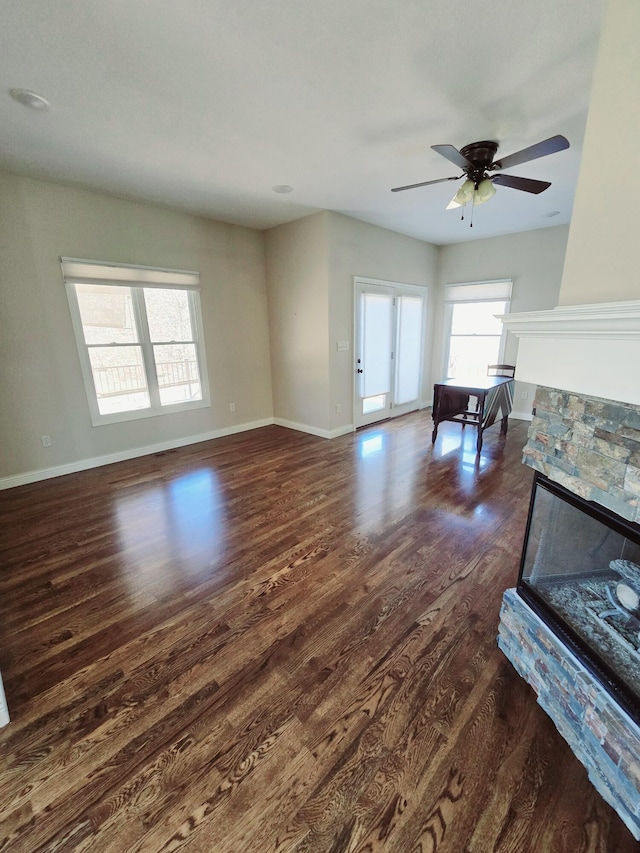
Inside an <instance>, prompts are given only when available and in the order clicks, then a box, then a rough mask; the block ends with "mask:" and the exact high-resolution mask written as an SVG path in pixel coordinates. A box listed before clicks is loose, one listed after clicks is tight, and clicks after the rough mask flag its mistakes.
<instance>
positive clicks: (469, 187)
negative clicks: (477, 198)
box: [453, 178, 476, 204]
mask: <svg viewBox="0 0 640 853" xmlns="http://www.w3.org/2000/svg"><path fill="white" fill-rule="evenodd" d="M475 189H476V185H475V184H474V183H473V181H472V180H471V178H467V180H466V181H465V182H464V184H463V185H462V186H461V187H460V189H459V190H458V192H457V193H456V194H455V195H454V197H453V200H454V201H455V203H456V204H469V202H471V201H473V194H474V192H475Z"/></svg>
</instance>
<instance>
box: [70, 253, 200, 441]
mask: <svg viewBox="0 0 640 853" xmlns="http://www.w3.org/2000/svg"><path fill="white" fill-rule="evenodd" d="M60 263H61V267H62V275H63V278H64V281H65V285H66V289H67V296H68V299H69V308H70V311H71V319H72V322H73V328H74V332H75V336H76V343H77V346H78V354H79V356H80V365H81V368H82V374H83V378H84V382H85V388H86V392H87V399H88V402H89V410H90V413H91V420H92V423H93V424H94V425H95V426H98V425H100V424H106V423H114V422H117V421H125V420H131V419H134V418H142V417H149V416H152V415H158V414H166V413H168V412H176V411H185V410H186V409H191V408H200V407H202V406H208V405H209V387H208V381H207V370H206V357H205V351H204V333H203V329H202V317H201V310H200V274H199V273H197V272H191V271H186V270H169V269H164V268H160V267H142V266H133V265H126V264H115V263H102V262H100V261H87V260H82V259H78V258H61V259H60Z"/></svg>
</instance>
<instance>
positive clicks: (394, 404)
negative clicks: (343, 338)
mask: <svg viewBox="0 0 640 853" xmlns="http://www.w3.org/2000/svg"><path fill="white" fill-rule="evenodd" d="M355 318H356V329H355V333H356V334H355V339H356V346H355V352H356V365H355V367H356V383H355V413H354V421H355V425H356V427H361V426H366V425H367V424H371V423H375V422H376V421H380V420H383V419H385V418H388V417H391V416H395V415H400V414H404V413H405V412H409V411H413V410H414V409H417V408H418V406H419V398H420V384H421V376H422V357H423V356H422V354H423V333H424V293H423V292H422V291H421V289H419V288H409V287H406V286H405V287H402V286H401V285H391V284H389V285H387V284H384V285H382V284H374V283H372V282H369V281H366V280H362V279H359V280H358V279H357V280H356V293H355Z"/></svg>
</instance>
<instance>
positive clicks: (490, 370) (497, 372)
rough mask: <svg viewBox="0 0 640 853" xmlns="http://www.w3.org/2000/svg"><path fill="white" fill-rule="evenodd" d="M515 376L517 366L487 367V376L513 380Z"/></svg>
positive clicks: (496, 365)
mask: <svg viewBox="0 0 640 853" xmlns="http://www.w3.org/2000/svg"><path fill="white" fill-rule="evenodd" d="M515 374H516V366H515V364H490V365H489V366H488V367H487V376H505V377H507V378H508V379H513V377H514V376H515Z"/></svg>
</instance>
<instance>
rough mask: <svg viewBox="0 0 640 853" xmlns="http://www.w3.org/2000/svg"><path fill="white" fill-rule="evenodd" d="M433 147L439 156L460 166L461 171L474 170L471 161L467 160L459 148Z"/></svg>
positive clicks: (447, 146)
mask: <svg viewBox="0 0 640 853" xmlns="http://www.w3.org/2000/svg"><path fill="white" fill-rule="evenodd" d="M431 147H432V148H433V150H434V151H437V152H438V154H441V155H442V156H443V157H446V158H447V160H450V161H451V162H452V163H455V164H456V166H459V167H460V168H461V169H473V167H474V166H473V163H472V162H471V160H467V158H466V157H465V156H464V154H461V153H460V152H459V151H458V149H457V148H454V147H453V145H432V146H431Z"/></svg>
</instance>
